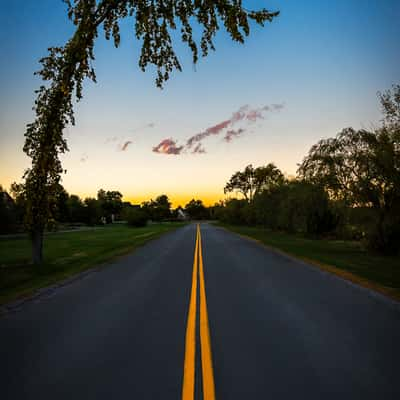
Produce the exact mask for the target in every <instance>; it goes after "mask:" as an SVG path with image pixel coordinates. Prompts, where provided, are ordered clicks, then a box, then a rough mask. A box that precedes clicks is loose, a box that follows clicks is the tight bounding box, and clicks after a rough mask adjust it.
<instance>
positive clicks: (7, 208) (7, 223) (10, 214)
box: [0, 185, 18, 234]
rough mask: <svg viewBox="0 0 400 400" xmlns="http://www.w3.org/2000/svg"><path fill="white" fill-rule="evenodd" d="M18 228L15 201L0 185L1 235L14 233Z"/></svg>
mask: <svg viewBox="0 0 400 400" xmlns="http://www.w3.org/2000/svg"><path fill="white" fill-rule="evenodd" d="M17 228H18V222H17V214H16V207H15V203H14V200H13V199H12V198H11V196H10V195H9V194H8V193H7V192H6V191H5V190H3V188H2V186H1V185H0V234H2V233H13V232H16V231H17Z"/></svg>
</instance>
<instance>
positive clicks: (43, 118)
mask: <svg viewBox="0 0 400 400" xmlns="http://www.w3.org/2000/svg"><path fill="white" fill-rule="evenodd" d="M64 1H65V3H66V4H67V7H68V16H69V18H70V19H71V20H72V21H73V23H74V24H75V26H76V30H75V33H74V35H73V36H72V38H71V39H70V40H69V41H68V42H67V43H66V44H65V46H62V47H51V48H49V54H48V56H47V57H44V58H43V59H41V63H42V66H43V67H42V69H41V70H40V71H39V72H38V74H39V75H40V76H41V77H42V79H43V80H44V81H47V82H48V84H47V85H42V86H41V87H40V88H39V90H38V91H37V99H36V102H35V111H36V119H35V121H34V122H33V123H31V124H29V125H28V126H27V131H26V133H25V145H24V151H25V153H26V154H27V155H28V156H29V157H30V158H31V159H32V165H31V168H29V169H28V170H27V171H26V173H25V174H24V178H25V184H24V190H25V192H26V197H27V202H28V210H27V222H28V224H29V232H30V234H31V238H32V244H33V246H32V248H33V261H34V263H35V264H40V263H41V262H42V259H43V255H42V248H43V231H44V229H45V225H46V222H47V218H48V213H49V208H50V204H51V201H52V195H53V193H54V192H55V190H56V187H57V185H58V184H59V182H60V179H61V174H62V172H63V168H62V165H61V161H60V158H59V155H60V154H62V153H65V152H66V151H67V150H68V147H67V142H66V140H65V138H64V137H63V130H64V128H65V126H66V125H67V124H69V123H71V124H73V123H74V114H73V101H74V94H75V96H76V99H77V100H80V99H81V98H82V85H83V81H84V80H85V78H88V79H91V80H93V81H95V80H96V76H95V72H94V69H93V67H92V61H93V60H94V51H93V49H94V42H95V39H96V37H97V36H98V29H99V27H100V26H101V25H103V28H104V32H105V37H106V38H107V39H110V38H111V37H112V38H113V39H114V44H115V46H116V47H118V45H119V43H120V29H119V23H120V21H121V20H122V19H123V18H126V17H133V18H134V20H135V23H134V31H135V36H136V38H137V39H139V40H141V41H142V43H141V55H140V58H139V67H140V68H141V69H142V70H145V69H146V67H147V66H148V65H149V64H153V65H154V66H155V67H156V69H157V78H156V85H157V86H159V87H162V85H163V83H164V82H165V81H166V80H168V78H169V76H170V73H171V72H172V71H173V70H174V69H177V70H181V65H180V63H179V60H178V58H177V56H176V54H175V51H174V49H173V45H172V37H171V34H170V31H171V30H176V29H179V30H180V33H181V40H182V41H183V42H185V43H187V45H188V46H189V48H190V50H191V52H192V55H193V62H194V63H196V62H197V60H198V43H196V40H195V38H194V37H193V33H192V31H193V22H194V21H195V22H196V23H197V24H199V25H200V26H201V27H202V28H203V33H202V36H201V39H200V42H199V45H200V48H201V52H202V55H203V56H206V55H207V54H208V52H209V50H210V49H211V50H214V45H213V38H214V36H215V34H216V32H217V30H218V29H219V24H223V25H224V27H225V29H226V30H227V31H228V33H229V34H230V36H231V38H232V40H234V41H237V42H240V43H243V42H244V38H245V36H247V35H248V34H249V32H250V28H249V20H254V21H255V22H256V23H258V24H260V25H263V24H264V23H265V22H266V21H271V20H272V19H273V18H274V17H276V16H277V15H278V12H270V11H268V10H266V9H262V10H259V11H253V10H247V9H246V8H244V7H243V6H242V2H241V1H240V0H224V1H198V0H151V1H143V0H118V1H117V0H64Z"/></svg>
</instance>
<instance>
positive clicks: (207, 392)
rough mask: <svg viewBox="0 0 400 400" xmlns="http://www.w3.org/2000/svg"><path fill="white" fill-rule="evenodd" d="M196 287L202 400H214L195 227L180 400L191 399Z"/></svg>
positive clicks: (206, 314)
mask: <svg viewBox="0 0 400 400" xmlns="http://www.w3.org/2000/svg"><path fill="white" fill-rule="evenodd" d="M197 286H199V298H200V301H199V303H200V304H199V314H200V318H199V331H200V349H201V351H200V356H201V372H202V382H203V400H215V385H214V371H213V364H212V352H211V339H210V327H209V322H208V311H207V298H206V287H205V280H204V265H203V251H202V244H201V231H200V226H199V224H197V227H196V244H195V250H194V260H193V272H192V287H191V292H190V300H189V311H188V316H187V325H186V337H185V360H184V367H183V384H182V400H194V390H195V379H196V378H195V377H196V312H197V303H198V302H197Z"/></svg>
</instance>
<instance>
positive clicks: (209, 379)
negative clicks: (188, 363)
mask: <svg viewBox="0 0 400 400" xmlns="http://www.w3.org/2000/svg"><path fill="white" fill-rule="evenodd" d="M198 251H199V264H200V270H199V272H200V343H201V366H202V371H203V398H204V400H215V386H214V371H213V364H212V355H211V354H212V353H211V339H210V327H209V324H208V311H207V299H206V287H205V282H204V267H203V252H202V247H201V232H200V229H199V250H198Z"/></svg>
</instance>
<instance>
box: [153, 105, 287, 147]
mask: <svg viewBox="0 0 400 400" xmlns="http://www.w3.org/2000/svg"><path fill="white" fill-rule="evenodd" d="M282 108H284V105H283V104H271V105H265V106H263V107H258V108H251V107H250V106H249V105H247V104H246V105H243V106H242V107H240V108H239V109H238V110H237V111H235V112H233V113H232V115H231V117H230V118H229V119H226V120H223V121H222V122H219V123H217V124H215V125H212V126H210V127H208V128H206V129H205V130H204V131H203V132H199V133H196V134H195V135H193V136H191V137H189V139H187V141H186V143H185V145H184V146H176V142H175V141H174V140H173V139H172V138H169V139H164V140H163V141H162V142H161V143H160V144H159V145H158V146H156V147H154V148H153V151H154V152H156V153H163V154H181V153H182V152H185V151H186V150H190V149H193V151H192V152H191V153H192V154H202V153H205V152H206V150H205V149H204V147H203V146H202V145H201V142H202V141H203V140H204V139H206V138H207V137H208V136H211V135H219V134H221V133H223V132H225V136H224V141H225V142H231V141H232V140H233V139H234V138H236V137H238V136H240V135H242V134H244V133H245V132H247V130H246V129H244V128H239V129H236V130H235V129H229V130H228V128H232V127H234V126H235V125H236V124H238V123H240V122H243V123H247V124H253V123H255V122H257V121H258V120H261V119H264V118H265V113H267V112H272V111H280V110H281V109H282Z"/></svg>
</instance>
